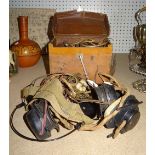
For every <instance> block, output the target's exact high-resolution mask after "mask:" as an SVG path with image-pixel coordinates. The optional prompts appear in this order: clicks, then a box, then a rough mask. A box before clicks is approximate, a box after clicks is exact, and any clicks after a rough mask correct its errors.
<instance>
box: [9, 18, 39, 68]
mask: <svg viewBox="0 0 155 155" xmlns="http://www.w3.org/2000/svg"><path fill="white" fill-rule="evenodd" d="M18 25H19V40H18V41H16V42H14V43H13V44H12V45H11V48H10V49H11V51H13V52H15V53H16V55H17V59H18V64H19V67H31V66H33V65H35V64H36V63H37V62H38V61H39V59H40V56H41V49H40V47H39V45H38V44H37V43H36V42H35V41H33V40H30V39H29V38H28V16H19V18H18Z"/></svg>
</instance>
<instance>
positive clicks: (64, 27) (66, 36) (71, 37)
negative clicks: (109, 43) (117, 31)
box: [52, 10, 110, 46]
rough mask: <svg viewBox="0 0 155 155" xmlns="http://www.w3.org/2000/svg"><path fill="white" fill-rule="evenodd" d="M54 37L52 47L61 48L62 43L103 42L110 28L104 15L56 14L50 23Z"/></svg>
mask: <svg viewBox="0 0 155 155" xmlns="http://www.w3.org/2000/svg"><path fill="white" fill-rule="evenodd" d="M52 23H53V24H52V32H53V36H54V41H53V45H54V46H63V44H64V42H69V43H74V42H77V41H81V40H82V39H93V40H95V41H103V40H104V39H106V38H107V37H108V36H109V34H110V26H109V22H108V17H107V15H106V14H102V13H95V12H86V11H81V12H77V11H76V10H73V11H68V12H58V13H55V14H54V17H53V22H52Z"/></svg>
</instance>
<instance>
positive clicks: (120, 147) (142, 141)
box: [10, 54, 146, 155]
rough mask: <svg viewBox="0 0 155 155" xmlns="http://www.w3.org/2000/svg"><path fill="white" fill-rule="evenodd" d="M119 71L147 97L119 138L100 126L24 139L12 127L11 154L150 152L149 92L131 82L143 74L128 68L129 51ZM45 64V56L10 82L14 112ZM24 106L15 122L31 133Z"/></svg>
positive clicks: (121, 79) (124, 82) (119, 56)
mask: <svg viewBox="0 0 155 155" xmlns="http://www.w3.org/2000/svg"><path fill="white" fill-rule="evenodd" d="M116 58H117V63H116V72H115V74H114V77H115V78H117V80H118V81H119V82H120V83H121V84H122V85H124V86H126V87H129V89H130V91H131V94H134V95H135V96H136V97H137V99H138V100H140V101H143V104H141V105H140V112H141V117H140V120H139V122H138V124H137V126H136V127H135V128H134V129H133V130H131V131H129V132H127V133H126V134H123V135H119V136H118V137H117V138H116V139H111V138H110V139H107V138H106V136H107V135H108V134H110V133H111V132H112V130H111V129H105V128H102V129H99V130H97V131H91V132H89V131H76V132H74V133H73V134H72V135H69V136H67V137H66V138H64V139H61V140H58V141H54V142H49V143H38V142H31V141H27V140H24V139H22V138H20V137H18V136H17V135H15V134H14V132H13V131H12V130H11V129H10V155H62V154H63V155H73V154H74V155H103V154H104V155H145V154H146V147H145V146H146V102H145V99H146V98H145V94H144V93H140V92H138V91H137V90H135V89H133V88H132V86H131V83H132V82H133V81H135V80H137V79H139V78H142V76H140V75H137V74H135V73H132V72H131V71H129V69H128V57H127V54H117V57H116ZM45 73H46V72H45V68H44V65H43V61H42V59H41V60H40V61H39V63H38V64H37V65H35V66H34V67H31V68H24V69H22V68H19V72H18V74H17V75H15V76H13V77H12V78H11V82H10V113H11V111H12V110H13V109H14V107H15V105H16V104H18V103H20V102H21V100H20V90H21V89H22V88H23V87H25V86H26V85H28V84H29V83H30V82H31V81H32V80H33V79H35V78H36V77H38V76H41V75H44V74H45ZM23 113H24V109H22V110H20V111H17V114H16V115H15V120H14V124H15V125H16V127H17V128H18V129H19V130H20V132H22V133H23V134H25V135H28V136H31V137H33V136H32V135H31V133H30V131H29V130H28V129H27V127H26V126H25V124H24V122H23V119H22V116H23ZM66 132H68V130H65V129H63V128H61V133H60V134H57V133H56V132H54V133H53V135H52V136H53V137H54V136H55V137H56V136H58V135H63V133H66Z"/></svg>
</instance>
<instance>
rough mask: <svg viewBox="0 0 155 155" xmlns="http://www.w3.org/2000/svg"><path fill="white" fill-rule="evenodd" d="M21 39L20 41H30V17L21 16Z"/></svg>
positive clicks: (19, 21) (19, 20) (19, 19)
mask: <svg viewBox="0 0 155 155" xmlns="http://www.w3.org/2000/svg"><path fill="white" fill-rule="evenodd" d="M18 24H19V38H20V40H27V39H28V16H19V18H18Z"/></svg>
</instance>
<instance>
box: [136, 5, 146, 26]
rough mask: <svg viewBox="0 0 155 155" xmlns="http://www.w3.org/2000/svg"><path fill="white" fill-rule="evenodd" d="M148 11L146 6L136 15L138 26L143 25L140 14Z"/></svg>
mask: <svg viewBox="0 0 155 155" xmlns="http://www.w3.org/2000/svg"><path fill="white" fill-rule="evenodd" d="M144 11H146V6H143V7H142V8H141V9H139V10H138V11H137V12H136V13H135V19H136V21H137V23H138V25H139V24H140V23H141V24H142V19H141V18H140V14H141V13H142V12H144Z"/></svg>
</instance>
